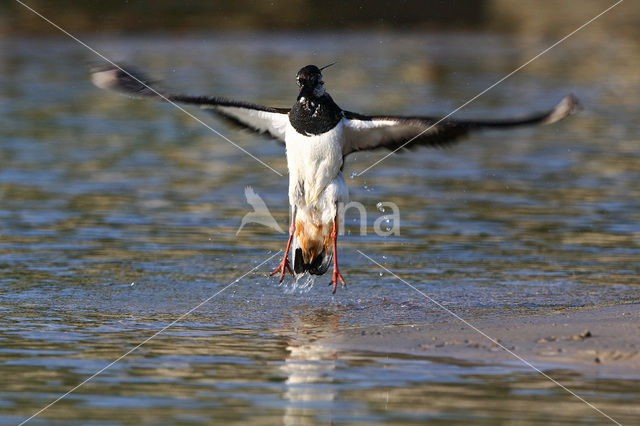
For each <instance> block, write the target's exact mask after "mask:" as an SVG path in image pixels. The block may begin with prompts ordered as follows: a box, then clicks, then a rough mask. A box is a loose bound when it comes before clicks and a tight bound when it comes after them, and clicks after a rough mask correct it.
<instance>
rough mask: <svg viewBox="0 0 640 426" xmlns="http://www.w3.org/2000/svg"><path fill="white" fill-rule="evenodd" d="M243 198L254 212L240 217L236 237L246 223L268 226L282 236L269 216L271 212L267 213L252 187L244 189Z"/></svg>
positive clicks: (276, 223) (263, 203)
mask: <svg viewBox="0 0 640 426" xmlns="http://www.w3.org/2000/svg"><path fill="white" fill-rule="evenodd" d="M244 196H245V197H246V198H247V203H249V204H250V205H251V207H253V210H254V211H252V212H249V213H247V214H245V215H244V216H243V217H242V221H241V222H240V227H239V228H238V231H236V236H237V235H238V234H239V233H240V231H242V228H244V226H245V225H246V224H247V223H259V224H260V225H264V226H268V227H269V228H272V229H273V230H275V231H278V232H280V233H281V234H284V231H283V230H282V228H281V227H280V225H279V224H278V222H276V220H275V219H274V218H273V216H272V215H271V212H269V208H268V207H267V205H266V204H265V202H264V200H263V199H262V197H260V196H259V195H258V194H257V193H256V191H254V190H253V188H252V187H250V186H247V187H246V188H244Z"/></svg>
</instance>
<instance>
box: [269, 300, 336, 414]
mask: <svg viewBox="0 0 640 426" xmlns="http://www.w3.org/2000/svg"><path fill="white" fill-rule="evenodd" d="M339 317H340V315H339V314H337V313H334V312H330V311H327V310H324V309H322V310H314V311H312V312H311V313H308V314H305V315H304V316H302V317H297V318H295V319H294V320H293V324H289V325H288V327H287V328H288V330H287V332H285V334H286V335H287V339H288V342H289V345H288V347H287V350H288V352H289V355H288V356H287V357H286V359H285V361H284V364H283V365H282V366H281V369H282V371H283V372H284V373H285V374H286V375H287V379H286V381H285V383H286V385H287V390H286V392H285V394H284V399H285V400H286V401H288V404H287V407H286V409H285V412H284V415H283V423H284V424H285V425H294V424H295V425H300V424H315V423H316V422H317V418H316V417H315V415H317V413H318V411H325V412H327V411H329V412H330V411H331V407H332V406H333V405H334V400H335V399H336V397H337V388H336V386H334V376H335V374H334V372H335V370H336V368H338V366H339V364H340V360H339V358H338V354H337V352H336V351H335V350H334V349H332V348H328V347H325V346H322V345H320V344H318V343H317V341H318V339H319V338H321V337H323V336H324V335H326V334H329V333H331V332H335V331H337V329H338V325H339Z"/></svg>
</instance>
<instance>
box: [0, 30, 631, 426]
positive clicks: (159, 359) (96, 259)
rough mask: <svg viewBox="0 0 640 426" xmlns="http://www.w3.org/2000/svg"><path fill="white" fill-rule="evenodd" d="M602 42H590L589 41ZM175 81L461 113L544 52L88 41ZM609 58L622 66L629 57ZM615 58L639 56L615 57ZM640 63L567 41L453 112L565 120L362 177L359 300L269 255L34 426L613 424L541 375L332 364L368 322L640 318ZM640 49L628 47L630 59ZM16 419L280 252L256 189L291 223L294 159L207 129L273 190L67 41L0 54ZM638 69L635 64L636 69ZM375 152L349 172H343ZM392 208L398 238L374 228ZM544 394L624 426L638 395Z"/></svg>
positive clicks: (529, 47)
mask: <svg viewBox="0 0 640 426" xmlns="http://www.w3.org/2000/svg"><path fill="white" fill-rule="evenodd" d="M587 40H588V39H587ZM85 41H86V42H88V43H89V44H90V45H92V46H94V47H95V48H96V49H98V50H99V51H100V52H102V53H104V54H105V55H106V56H108V57H110V58H113V59H116V60H125V61H127V62H129V63H132V64H135V65H137V66H138V67H141V68H143V69H146V70H147V71H148V72H150V73H151V74H152V75H153V76H154V77H158V78H161V79H164V80H165V83H164V84H165V86H168V87H171V88H173V89H175V90H177V91H183V92H187V93H194V94H214V95H219V96H227V97H233V98H240V99H244V100H249V101H254V102H259V103H265V104H269V105H274V106H289V105H290V104H291V103H292V102H293V100H294V99H295V96H296V86H295V82H294V78H293V77H294V76H295V72H296V71H297V69H298V68H299V67H300V66H302V65H305V64H307V63H316V64H318V65H323V64H326V63H330V62H333V61H336V60H337V61H338V65H336V66H334V67H332V68H330V69H328V70H327V71H326V72H325V82H326V84H327V89H328V90H329V92H330V93H331V94H332V95H333V97H334V99H335V100H336V101H337V102H338V104H340V105H341V106H343V107H344V108H347V109H350V110H355V111H359V112H363V113H384V112H387V113H401V114H431V115H442V114H446V113H448V112H449V111H451V110H452V109H454V108H455V107H457V106H459V105H460V104H462V103H463V102H465V101H466V100H467V99H469V98H471V97H472V96H474V95H475V94H477V93H478V92H480V91H481V90H483V89H485V88H486V87H487V86H489V85H490V84H492V83H493V82H494V81H496V80H497V79H499V78H500V77H502V76H503V75H505V74H507V73H508V72H510V71H512V70H513V69H515V68H516V67H517V66H519V65H520V64H521V63H523V62H525V61H526V60H528V59H529V58H530V57H532V56H534V55H535V54H536V53H537V52H538V51H540V50H542V49H544V48H545V47H546V46H547V45H548V44H550V43H547V41H546V40H537V41H532V40H517V39H512V38H509V37H507V36H493V35H486V34H475V33H466V34H419V35H418V34H404V35H390V34H384V33H366V34H357V33H355V34H338V35H303V34H280V35H278V34H276V35H268V36H265V35H263V34H261V35H219V34H192V35H185V36H181V37H177V38H163V37H157V36H156V37H150V36H149V37H137V38H95V37H94V38H91V37H87V38H86V40H85ZM614 46H616V47H615V48H614ZM620 46H622V47H625V49H622V48H620ZM633 49H636V50H637V46H635V45H634V44H633V43H632V42H628V41H626V40H624V39H620V40H615V43H614V42H612V43H609V44H607V45H605V46H603V45H600V44H594V43H593V42H590V41H584V40H581V39H580V38H579V37H576V38H575V40H572V41H571V43H567V44H566V45H563V46H561V47H559V48H558V49H557V51H554V52H552V53H550V54H548V55H545V56H544V57H542V58H540V59H539V60H538V61H536V62H535V63H534V64H532V65H531V66H530V67H527V68H526V69H524V70H523V71H521V72H520V73H518V74H516V75H515V76H513V77H512V78H511V79H509V80H508V81H506V82H505V83H503V84H501V85H499V86H498V87H496V88H495V89H494V90H492V91H490V92H489V93H487V94H486V95H484V96H483V97H482V98H480V99H478V100H477V101H476V102H474V103H472V104H471V105H469V107H467V108H465V109H464V110H463V111H461V112H460V113H459V115H460V116H466V117H485V116H486V117H493V116H503V115H518V114H524V113H527V112H529V111H532V110H543V109H545V108H548V107H551V106H552V105H553V104H555V102H557V101H559V100H560V99H561V98H562V96H564V95H565V94H566V93H568V92H574V93H576V94H577V95H578V97H579V98H580V99H581V100H582V102H583V104H584V106H585V108H584V110H583V111H582V112H580V114H578V115H577V116H575V117H571V118H570V119H567V120H565V121H563V122H561V123H558V124H556V125H553V126H550V127H545V128H538V129H523V130H518V131H512V132H508V133H498V132H487V133H484V134H482V135H477V136H473V137H472V138H470V139H469V140H467V141H465V142H464V143H461V144H459V145H456V146H455V147H452V148H450V149H442V150H437V149H436V150H427V149H423V150H417V151H414V152H412V153H410V154H400V155H394V156H392V157H390V158H388V159H386V160H385V161H384V162H382V163H381V164H380V165H378V166H376V167H375V168H373V169H371V170H369V171H368V172H367V173H365V174H363V175H362V176H354V177H352V178H350V179H347V180H348V184H349V185H350V190H351V197H352V199H353V200H357V201H360V202H362V203H363V204H364V205H365V206H366V207H367V213H368V214H367V230H368V232H367V234H368V235H364V236H362V235H358V229H359V223H358V217H357V215H355V212H352V214H351V215H349V216H348V219H347V235H345V236H344V237H342V239H341V242H340V247H341V251H340V261H341V265H342V266H341V271H342V272H343V274H344V275H345V278H346V279H347V281H348V284H349V287H348V288H347V289H339V291H338V293H337V295H335V296H331V294H330V290H329V288H328V287H326V283H328V281H329V277H328V276H323V277H321V278H319V279H317V280H316V282H315V283H314V284H313V286H307V287H306V288H304V289H299V288H294V285H293V284H292V282H291V280H288V281H287V284H286V285H285V286H280V285H278V284H277V281H275V280H273V279H270V278H269V277H268V276H267V275H268V274H267V273H268V271H270V270H271V269H273V268H274V267H275V266H276V263H277V261H276V260H275V258H274V259H273V260H271V261H269V262H268V263H267V264H266V265H264V266H262V267H259V268H258V269H257V270H256V271H255V272H253V273H250V274H248V275H247V276H245V277H244V278H242V279H241V280H240V281H238V282H237V283H236V284H234V285H232V286H230V287H229V288H228V289H226V290H225V291H223V292H222V293H220V294H219V295H217V296H216V297H215V298H213V299H212V300H210V301H209V302H207V303H205V304H203V305H202V306H201V307H200V308H198V309H197V310H196V311H195V312H193V313H192V314H190V315H189V316H187V317H186V318H184V319H183V320H181V321H179V322H178V323H177V324H175V325H174V326H172V327H170V328H169V329H167V330H166V331H164V332H163V333H161V334H159V335H158V336H157V337H155V338H153V339H152V340H150V341H149V342H148V343H146V344H145V345H144V346H142V347H141V348H139V349H138V350H136V351H135V352H133V353H132V354H131V355H129V356H127V357H126V358H124V359H123V360H122V361H120V362H118V363H117V364H115V365H113V366H112V367H110V368H109V369H108V370H106V371H104V372H103V373H102V374H100V375H99V376H97V377H96V378H94V379H93V380H91V381H89V382H88V383H87V384H86V385H84V386H82V387H81V388H79V389H78V390H77V391H76V392H74V393H72V394H71V395H69V396H68V397H66V398H65V399H63V400H61V401H60V402H59V403H57V404H56V405H54V406H52V407H51V408H49V409H48V410H47V411H45V412H43V413H42V414H41V415H40V416H38V417H37V418H36V419H34V420H33V423H34V424H36V423H41V424H65V425H66V424H81V423H82V424H87V423H90V424H96V425H98V424H105V425H106V424H109V425H111V424H152V423H156V424H160V423H174V424H200V423H210V422H213V421H216V422H222V421H226V422H238V423H239V422H243V423H251V424H270V423H280V422H284V423H286V424H305V423H315V422H317V423H329V422H336V423H358V422H372V423H375V422H385V423H412V422H416V423H422V422H425V421H433V422H434V423H448V422H451V421H457V422H460V423H472V422H473V423H487V424H495V423H496V422H503V421H504V422H522V423H529V422H538V421H539V422H543V421H549V420H551V419H553V420H555V421H558V422H565V423H583V422H600V421H602V420H603V418H601V417H599V415H598V414H597V413H595V412H594V411H593V410H591V409H590V408H589V407H587V406H585V405H584V404H582V403H580V402H579V401H578V400H576V399H575V398H573V397H571V396H570V395H569V394H567V393H566V392H564V391H562V390H561V389H559V388H557V387H555V386H554V385H553V384H551V383H550V382H548V381H546V380H545V379H544V378H542V377H541V376H539V375H537V374H536V373H535V372H532V371H530V370H529V369H527V368H525V367H522V368H520V367H518V366H504V365H475V364H470V363H465V362H461V361H455V360H448V359H423V358H419V357H415V356H409V355H403V354H386V353H354V352H348V351H342V352H341V351H332V350H327V349H326V348H323V347H321V346H318V345H314V342H315V341H316V340H317V339H318V338H320V337H323V336H326V335H327V334H335V333H340V332H341V330H345V329H347V328H353V327H368V326H375V325H386V326H393V325H406V324H424V323H434V322H436V323H437V322H441V321H449V320H451V318H450V317H449V316H448V314H447V313H446V312H443V311H442V310H441V309H439V308H438V307H437V306H434V305H433V304H431V303H430V302H429V301H428V300H426V299H425V298H424V297H421V296H420V295H419V294H417V293H416V292H415V291H414V290H412V289H411V288H409V287H408V286H406V285H404V284H402V283H401V282H399V281H398V280H397V279H395V278H394V277H393V276H391V275H390V274H388V273H385V272H383V271H381V270H380V269H379V268H377V267H376V266H375V265H373V264H371V262H369V261H368V260H367V259H366V258H364V257H362V256H361V255H359V254H358V253H357V252H356V251H355V250H356V249H360V250H362V251H363V252H365V253H367V254H368V255H369V256H371V257H373V258H374V259H376V260H377V261H379V262H381V263H382V264H384V265H385V266H387V267H388V268H390V269H391V270H393V271H394V272H395V273H397V274H398V275H400V276H401V277H403V279H405V280H407V281H408V282H410V283H412V284H413V285H415V286H416V287H417V288H419V289H420V290H421V291H424V292H426V293H428V294H429V295H430V296H431V297H433V298H434V299H436V300H438V301H439V302H441V303H442V304H444V305H445V306H447V307H449V308H450V309H452V310H454V311H456V312H457V313H459V314H460V315H462V316H464V317H465V318H467V319H470V320H473V319H477V318H486V317H491V318H499V317H500V316H501V315H523V314H534V313H544V312H549V311H556V310H562V309H567V308H574V307H582V306H599V305H606V304H612V303H624V302H634V301H636V302H637V301H638V299H639V298H638V281H637V276H638V272H640V271H639V269H640V268H639V267H638V259H639V258H640V225H639V223H640V186H639V185H638V182H639V181H640V151H639V150H638V137H637V135H638V134H639V133H640V125H639V124H638V121H637V119H636V117H637V87H638V75H637V66H638V65H639V64H638V63H637V59H633V58H637V57H640V56H639V55H634V54H631V53H630V51H631V52H633ZM636 53H637V52H636ZM0 59H1V60H0V82H1V83H0V90H1V91H2V93H1V97H2V98H3V101H2V102H1V103H0V112H1V116H2V117H3V118H2V125H1V126H0V312H1V313H2V315H0V422H2V423H8V424H11V423H19V422H20V421H21V420H23V419H25V418H26V417H28V416H29V415H31V414H33V413H34V412H35V411H37V410H38V409H39V408H41V407H42V406H44V405H45V404H47V403H48V402H50V401H52V400H53V399H55V398H56V397H57V396H59V395H60V394H62V393H64V392H66V391H67V390H69V389H70V388H72V387H73V386H75V385H77V384H78V383H80V382H81V381H82V380H84V379H85V378H87V377H88V376H90V375H91V374H93V373H94V372H95V371H97V370H99V369H100V368H102V367H104V366H105V365H107V364H108V363H109V362H111V361H112V360H114V359H116V358H117V357H119V356H120V355H122V354H123V353H125V352H126V351H127V350H129V349H130V348H132V347H134V346H136V345H137V344H139V343H140V342H142V341H143V340H145V339H147V338H148V337H150V336H152V335H153V334H154V333H156V332H157V331H158V330H161V329H162V328H163V327H166V326H168V325H170V324H171V323H172V322H173V321H174V320H175V319H177V318H179V317H180V316H181V315H182V314H184V313H185V312H187V311H189V310H190V309H192V308H193V307H194V306H196V305H198V304H199V303H200V302H202V301H204V300H206V299H207V298H209V297H210V296H212V295H213V294H215V293H216V292H218V291H220V290H222V289H223V288H224V287H225V286H227V285H228V284H230V283H232V282H234V281H235V280H236V279H237V278H238V277H240V276H242V275H243V274H245V273H246V272H247V271H249V270H251V268H254V267H256V266H257V265H259V264H260V263H261V262H263V261H265V260H266V259H268V258H269V257H270V256H272V255H274V254H276V253H277V252H278V251H279V250H282V249H283V248H284V244H285V242H286V236H285V235H282V234H278V233H276V232H273V231H272V230H270V229H269V228H266V227H261V226H260V225H248V226H246V227H245V228H244V229H243V230H242V232H241V233H240V234H239V235H237V236H236V230H237V229H238V226H239V225H240V221H241V219H242V217H243V215H244V214H245V213H247V212H249V211H250V207H249V205H248V204H247V203H246V200H245V197H244V189H245V187H246V186H248V185H250V186H252V187H253V188H254V190H255V191H256V192H257V193H258V194H259V195H260V196H261V197H262V198H263V199H264V200H265V202H266V203H267V205H268V206H269V207H270V208H271V211H272V213H273V215H274V216H275V217H276V219H277V220H278V221H279V222H280V224H281V226H282V227H283V229H286V223H287V220H288V219H287V214H288V207H287V198H286V194H287V178H286V164H285V160H284V152H283V148H282V147H281V146H279V145H278V144H276V143H274V142H272V141H269V140H267V139H265V138H264V137H259V136H255V135H252V134H249V133H245V132H242V131H237V130H236V129H233V128H230V127H227V126H226V125H225V124H224V123H221V122H219V121H216V120H215V119H214V118H211V117H209V116H207V115H206V114H204V113H202V112H199V111H197V110H190V111H191V112H193V113H194V114H196V115H197V116H198V117H199V118H201V119H203V120H206V122H207V123H209V124H210V125H211V126H213V127H214V128H216V129H217V130H219V131H220V132H222V133H223V134H225V135H226V136H227V137H229V138H230V139H232V140H233V141H234V142H236V143H238V144H240V145H242V146H243V147H245V148H246V149H247V150H249V151H250V152H251V153H252V154H254V155H256V156H258V157H259V158H260V159H262V160H263V161H265V162H266V163H268V164H269V165H270V166H271V167H273V168H275V169H276V170H278V171H280V172H281V173H282V174H284V175H285V176H284V177H281V176H278V175H277V174H275V173H273V172H271V171H270V170H268V169H267V168H265V167H264V166H262V165H260V164H259V163H257V162H256V161H255V160H253V159H252V158H250V157H249V156H247V155H245V154H244V153H242V152H241V151H239V150H237V149H236V148H234V147H233V146H231V145H230V144H228V143H227V142H225V141H224V140H222V139H221V138H220V137H218V136H216V135H215V134H212V133H211V132H210V131H209V130H208V129H207V128H205V127H204V126H202V125H201V124H199V123H198V122H196V121H194V120H193V119H192V118H190V117H188V116H187V115H185V114H184V113H182V112H180V111H177V110H176V109H174V108H172V107H171V106H170V105H166V104H161V103H154V102H148V101H138V100H129V99H126V98H123V97H118V96H116V95H112V94H108V93H104V92H101V91H99V90H98V89H96V88H94V87H93V86H92V85H91V84H90V83H89V81H88V77H87V68H86V65H87V63H89V62H92V61H94V60H96V58H95V57H93V56H92V54H91V53H90V52H89V51H87V50H86V49H85V48H83V47H82V46H79V45H77V44H75V43H74V42H72V41H67V40H64V39H61V40H45V39H32V40H18V39H6V40H3V41H0ZM634 61H635V63H634ZM382 155H383V153H381V152H376V153H365V154H357V155H356V156H353V158H350V159H349V161H348V163H347V165H346V167H345V175H346V176H351V175H352V174H353V173H354V172H359V171H361V170H363V169H365V168H366V167H368V166H369V165H371V164H372V163H373V162H375V161H376V160H378V159H379V158H380V157H381V156H382ZM388 201H392V202H395V203H396V204H397V205H398V206H399V208H400V217H401V222H400V226H401V232H400V235H398V236H396V235H393V236H388V237H383V236H379V235H376V234H375V233H374V232H373V224H374V222H375V221H376V220H377V219H378V218H380V217H382V216H384V215H385V214H386V213H388V212H381V211H379V210H378V209H377V208H376V205H377V204H378V203H379V202H388ZM549 374H551V375H553V376H554V377H555V378H556V379H558V380H559V381H561V382H562V383H564V384H565V385H567V386H569V387H570V388H572V389H573V390H575V391H576V392H578V393H580V394H581V395H583V396H584V397H585V398H587V399H589V400H590V401H592V402H594V403H596V404H597V405H598V406H599V407H600V408H602V409H603V410H605V411H606V412H607V413H608V414H610V415H612V416H613V417H615V418H616V419H618V420H619V421H622V422H623V423H632V421H631V420H632V418H633V417H632V411H631V407H633V406H634V405H636V404H637V400H638V397H639V396H640V395H639V393H638V382H637V381H636V380H635V379H634V378H612V377H606V376H589V375H582V374H580V372H579V371H575V370H570V369H560V368H558V369H552V370H550V371H549Z"/></svg>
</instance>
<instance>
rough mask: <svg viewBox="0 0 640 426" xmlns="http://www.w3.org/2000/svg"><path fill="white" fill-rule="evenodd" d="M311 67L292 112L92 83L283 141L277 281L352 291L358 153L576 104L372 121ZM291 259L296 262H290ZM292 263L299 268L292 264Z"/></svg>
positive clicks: (105, 68)
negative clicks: (352, 170) (344, 258)
mask: <svg viewBox="0 0 640 426" xmlns="http://www.w3.org/2000/svg"><path fill="white" fill-rule="evenodd" d="M332 65H334V64H333V63H332V64H329V65H326V66H323V67H318V66H316V65H306V66H304V67H302V68H300V69H299V71H298V72H297V73H296V83H297V85H298V95H297V97H296V99H295V102H294V103H293V106H292V107H290V108H282V107H271V106H264V105H258V104H254V103H250V102H245V101H239V100H233V99H227V98H223V97H215V96H192V95H183V94H172V93H169V92H165V91H163V90H161V89H159V88H156V87H155V82H154V81H152V80H150V79H149V78H148V77H147V76H146V75H145V74H143V73H141V72H139V71H138V70H137V69H134V68H131V67H128V68H126V69H125V68H123V67H122V66H120V65H117V64H114V63H110V64H102V65H100V66H98V67H94V68H93V69H92V72H91V79H92V81H93V83H94V84H95V85H96V86H98V87H99V88H102V89H107V90H112V91H116V92H121V93H124V94H126V95H129V96H133V97H149V98H156V99H159V100H164V101H168V102H171V103H182V104H186V105H195V106H198V107H200V108H202V109H204V110H207V111H210V112H212V113H213V114H215V115H216V116H218V117H220V118H221V119H223V120H226V121H227V122H229V123H232V124H235V125H239V126H241V127H243V128H245V129H249V130H251V131H253V132H256V133H258V134H264V135H266V136H269V137H271V138H273V139H276V140H278V141H280V142H281V143H282V142H283V143H284V145H285V149H286V159H287V168H288V171H289V189H288V196H289V205H290V217H291V222H290V226H289V237H288V239H287V244H286V248H285V252H284V257H283V259H282V261H281V262H280V263H279V264H278V267H277V268H276V269H275V270H273V272H272V273H271V275H272V276H273V275H276V274H280V277H279V280H280V282H282V281H283V280H284V277H285V274H286V273H287V272H288V273H290V274H291V275H298V274H303V273H305V272H306V273H309V274H312V275H323V274H324V273H325V272H327V270H328V269H329V267H330V266H331V264H332V263H333V273H332V277H331V281H330V282H329V285H330V286H332V287H333V291H332V294H335V293H336V290H337V287H338V283H340V284H341V285H342V287H346V283H345V280H344V277H343V276H342V274H341V273H340V270H339V267H338V247H337V235H338V224H339V223H341V222H340V221H341V220H342V219H343V218H341V217H339V213H340V209H339V205H340V203H346V202H348V199H349V193H348V189H347V184H346V181H345V178H344V175H343V168H344V164H345V159H346V157H348V156H349V155H350V154H353V153H355V152H358V151H367V150H375V149H380V148H384V149H388V150H391V151H393V152H395V151H396V150H398V151H406V150H407V149H412V148H416V147H420V146H425V147H444V146H448V145H451V144H452V143H454V142H456V141H458V140H460V139H461V138H462V137H463V136H467V135H468V134H469V133H471V132H474V131H478V130H483V129H508V128H514V127H520V126H527V125H540V124H551V123H555V122H557V121H559V120H561V119H563V118H564V117H566V116H568V115H570V114H572V113H573V112H574V111H575V110H576V109H577V107H578V101H577V99H576V97H575V96H574V95H573V94H569V95H567V96H565V97H563V98H562V100H561V101H560V102H559V103H558V104H557V105H556V106H555V107H553V108H552V109H550V110H548V111H545V112H540V113H533V114H530V115H528V116H524V117H520V118H507V119H497V120H495V119H494V120H464V119H450V118H448V116H446V117H445V119H439V118H437V117H430V116H404V115H366V114H360V113H356V112H352V111H349V110H345V109H342V108H341V107H340V106H338V104H336V102H334V100H333V98H332V97H331V96H330V95H329V93H328V92H327V90H326V88H325V83H324V81H323V74H322V72H323V71H324V70H325V69H326V68H328V67H329V66H332ZM289 253H291V258H292V262H291V263H290V262H289ZM292 264H293V267H292V266H291V265H292Z"/></svg>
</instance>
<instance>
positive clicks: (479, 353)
mask: <svg viewBox="0 0 640 426" xmlns="http://www.w3.org/2000/svg"><path fill="white" fill-rule="evenodd" d="M468 321H469V323H470V324H472V325H473V326H475V327H476V328H478V329H479V330H481V331H483V332H484V333H486V334H487V335H488V336H489V337H490V338H492V339H495V340H496V341H497V342H498V343H499V344H498V343H496V341H491V340H490V339H489V338H487V337H485V336H483V335H482V334H480V333H479V332H477V331H475V330H473V329H472V328H471V327H469V326H468V325H466V324H464V323H462V322H460V321H455V322H450V323H439V324H421V325H409V326H390V327H370V328H364V329H363V328H357V329H352V330H348V331H345V332H342V333H341V334H339V335H336V336H332V337H329V338H325V339H323V340H322V341H320V342H317V343H319V344H321V345H326V346H329V347H332V348H335V349H337V350H351V351H353V350H356V351H358V350H359V351H374V352H388V353H406V354H411V355H420V356H430V357H431V356H432V357H447V358H455V359H460V360H466V361H470V362H480V363H488V364H505V363H507V364H522V361H520V360H518V359H517V358H516V357H514V355H512V354H510V353H509V352H508V351H506V350H505V349H504V348H502V347H501V346H500V345H503V346H504V347H505V348H508V349H509V350H511V351H512V352H513V353H515V354H517V355H519V356H521V357H522V358H524V359H525V360H527V361H529V362H531V363H532V364H533V365H535V366H536V367H538V368H540V369H548V368H557V367H568V368H575V369H579V370H580V371H582V372H583V373H588V374H589V373H592V374H601V373H607V374H624V375H640V304H638V303H630V304H622V305H615V306H606V307H598V308H581V309H571V310H563V311H559V312H553V313H550V314H545V315H532V316H516V317H507V318H496V319H481V320H475V321H474V320H468Z"/></svg>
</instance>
